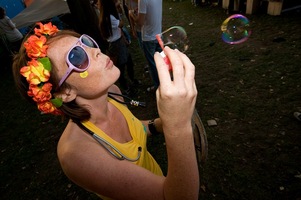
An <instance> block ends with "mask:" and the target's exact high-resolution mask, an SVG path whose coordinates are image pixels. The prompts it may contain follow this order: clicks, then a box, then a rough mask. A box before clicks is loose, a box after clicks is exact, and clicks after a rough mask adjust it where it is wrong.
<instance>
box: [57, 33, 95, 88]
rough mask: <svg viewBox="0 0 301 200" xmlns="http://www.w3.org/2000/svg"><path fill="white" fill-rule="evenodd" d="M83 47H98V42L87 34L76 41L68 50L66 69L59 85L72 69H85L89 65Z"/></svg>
mask: <svg viewBox="0 0 301 200" xmlns="http://www.w3.org/2000/svg"><path fill="white" fill-rule="evenodd" d="M84 47H90V48H99V47H98V44H97V43H96V42H95V41H94V40H93V39H92V38H91V37H90V36H88V35H85V34H84V35H82V36H80V38H79V39H78V41H77V42H76V43H75V45H73V46H72V47H71V49H70V50H69V52H68V54H67V57H66V62H67V65H68V70H67V72H66V74H65V75H64V76H63V78H62V79H61V80H60V83H59V86H58V87H60V86H61V85H62V84H63V83H64V82H65V81H66V79H67V78H68V76H69V75H70V73H71V72H72V71H73V70H74V71H76V72H83V71H86V70H87V69H88V68H89V66H90V58H89V56H88V54H87V52H86V50H85V48H84Z"/></svg>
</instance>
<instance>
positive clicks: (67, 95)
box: [54, 88, 77, 103]
mask: <svg viewBox="0 0 301 200" xmlns="http://www.w3.org/2000/svg"><path fill="white" fill-rule="evenodd" d="M54 96H55V97H56V98H61V99H62V100H63V102H64V103H68V102H70V101H73V100H74V99H75V98H76V96H77V93H76V91H75V90H74V89H70V88H69V89H66V90H63V91H61V92H60V93H54Z"/></svg>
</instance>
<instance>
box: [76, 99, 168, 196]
mask: <svg viewBox="0 0 301 200" xmlns="http://www.w3.org/2000/svg"><path fill="white" fill-rule="evenodd" d="M108 101H109V102H110V103H111V104H113V105H114V106H115V107H116V108H117V109H118V110H119V111H120V112H121V113H122V114H123V116H124V117H125V119H126V121H127V124H128V127H129V130H130V133H131V136H132V138H133V139H132V140H131V141H129V142H127V143H119V142H117V141H115V140H113V139H112V138H111V137H109V136H108V135H107V134H105V133H104V132H103V131H102V130H101V129H99V128H98V127H96V126H95V125H94V124H93V123H91V122H90V121H85V122H82V124H83V125H84V126H85V127H86V128H88V129H90V130H91V131H93V132H94V133H95V134H96V135H98V136H99V137H101V138H103V139H104V140H106V141H107V142H109V143H110V144H112V145H113V146H114V147H116V148H117V149H118V150H119V151H120V152H121V153H122V154H124V155H125V156H127V157H128V158H132V159H134V158H136V157H137V155H138V147H141V148H142V151H141V155H140V158H139V159H138V160H137V161H135V162H133V163H134V164H136V165H138V166H140V167H143V168H145V169H147V170H149V171H151V172H152V173H154V174H156V175H159V176H163V173H162V170H161V168H160V166H159V165H158V163H157V162H156V161H155V159H154V158H153V156H152V155H151V154H150V153H149V152H148V151H147V147H146V142H147V134H146V131H145V128H144V126H143V124H142V122H141V121H140V120H139V119H137V118H136V117H135V116H134V115H133V114H132V113H131V111H130V110H129V109H128V108H127V107H126V106H125V105H122V104H120V103H118V102H116V101H114V100H113V99H110V98H108ZM116 159H117V158H116ZM102 198H104V199H107V198H105V197H102Z"/></svg>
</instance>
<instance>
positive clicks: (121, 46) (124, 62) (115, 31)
mask: <svg viewBox="0 0 301 200" xmlns="http://www.w3.org/2000/svg"><path fill="white" fill-rule="evenodd" d="M115 3H116V2H115V0H100V18H99V23H100V30H101V33H102V36H103V38H106V40H107V41H108V43H109V47H108V51H107V55H108V56H109V57H110V58H111V59H112V60H113V62H114V64H115V65H116V66H117V67H118V69H119V70H120V76H119V79H118V81H119V83H120V86H121V88H122V90H123V93H124V94H126V95H129V96H134V95H135V93H136V91H137V90H136V88H135V86H137V85H139V84H140V83H139V81H138V80H137V79H135V76H134V63H133V60H132V56H131V54H130V52H129V50H128V47H127V43H126V39H125V36H124V35H123V32H122V27H123V21H122V20H121V19H120V18H119V13H118V11H117V7H116V6H118V4H115ZM117 3H118V1H117ZM125 70H127V74H128V77H129V79H130V80H131V82H132V85H133V86H134V87H131V84H129V83H128V81H127V78H126V76H125Z"/></svg>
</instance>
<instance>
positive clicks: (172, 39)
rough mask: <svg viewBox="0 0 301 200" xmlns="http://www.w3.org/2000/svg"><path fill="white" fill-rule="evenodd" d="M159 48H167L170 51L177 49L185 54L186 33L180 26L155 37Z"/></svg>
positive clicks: (186, 44) (186, 45)
mask: <svg viewBox="0 0 301 200" xmlns="http://www.w3.org/2000/svg"><path fill="white" fill-rule="evenodd" d="M156 38H157V40H158V42H159V44H160V46H161V48H162V49H163V48H164V46H168V47H170V48H171V49H178V50H179V51H181V52H185V51H187V49H188V39H187V34H186V31H185V29H184V28H183V27H181V26H172V27H170V28H169V29H167V30H165V31H163V32H162V33H160V34H158V35H157V36H156Z"/></svg>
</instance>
